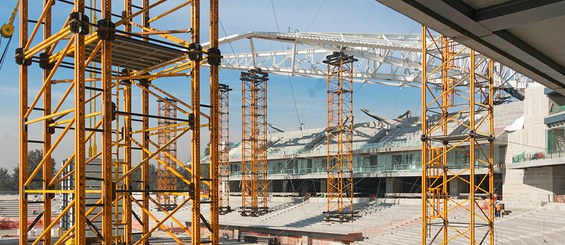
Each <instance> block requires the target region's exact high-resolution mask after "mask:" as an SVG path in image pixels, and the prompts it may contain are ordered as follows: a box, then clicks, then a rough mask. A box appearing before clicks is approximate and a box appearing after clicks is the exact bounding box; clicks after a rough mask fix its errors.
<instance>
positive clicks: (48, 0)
mask: <svg viewBox="0 0 565 245" xmlns="http://www.w3.org/2000/svg"><path fill="white" fill-rule="evenodd" d="M52 2H53V0H44V1H43V13H42V17H43V18H44V19H43V21H44V25H43V38H44V39H46V38H49V36H51V20H52V18H51V17H52V16H51V5H52ZM40 19H41V18H40ZM40 22H41V20H40ZM38 27H39V24H38V25H36V26H35V29H37V28H38ZM35 29H34V31H36V30H35ZM32 36H33V35H32ZM30 41H31V40H30ZM28 45H29V42H28ZM49 50H50V47H47V48H46V49H45V52H46V53H49ZM50 73H51V72H50V69H45V70H44V71H43V78H44V80H43V84H44V85H45V91H44V92H43V116H47V115H49V114H51V99H52V98H51V81H50V78H49V74H50ZM51 132H52V131H51V128H50V127H49V121H44V122H43V153H44V154H45V153H47V152H48V151H49V149H50V148H51ZM44 158H47V159H49V163H48V164H44V165H43V189H44V190H49V189H50V186H49V183H50V182H51V176H52V173H53V165H52V164H51V155H47V154H45V155H44ZM52 197H53V195H52V194H49V193H43V230H48V228H49V226H50V225H51V199H52ZM43 244H45V245H50V244H51V232H48V233H46V234H45V237H44V243H43Z"/></svg>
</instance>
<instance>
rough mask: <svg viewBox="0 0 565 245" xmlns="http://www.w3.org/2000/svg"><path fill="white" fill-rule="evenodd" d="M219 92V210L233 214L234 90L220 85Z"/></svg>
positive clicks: (221, 212)
mask: <svg viewBox="0 0 565 245" xmlns="http://www.w3.org/2000/svg"><path fill="white" fill-rule="evenodd" d="M219 86H220V91H219V94H220V96H219V98H218V100H219V110H218V111H219V116H220V119H219V125H218V133H219V136H218V138H219V139H220V141H219V143H218V148H219V149H218V154H219V157H218V158H219V159H218V161H219V169H218V173H219V176H218V178H219V179H218V182H219V185H220V187H219V192H220V197H219V209H220V214H226V213H229V212H231V211H232V210H231V206H230V136H229V133H230V110H229V98H230V97H229V92H230V91H231V90H232V89H231V88H230V87H229V86H228V85H225V84H220V85H219Z"/></svg>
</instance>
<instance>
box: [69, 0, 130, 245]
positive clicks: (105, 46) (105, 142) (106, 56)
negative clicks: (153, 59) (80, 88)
mask: <svg viewBox="0 0 565 245" xmlns="http://www.w3.org/2000/svg"><path fill="white" fill-rule="evenodd" d="M111 14H112V1H111V0H103V1H102V20H101V21H100V23H104V22H111V21H112V16H111ZM101 42H102V47H101V50H102V57H101V60H102V66H101V69H102V77H101V79H102V90H103V91H102V130H103V132H102V176H103V177H102V178H103V181H102V205H103V206H102V214H103V215H102V237H103V240H102V244H106V245H110V244H112V243H113V241H112V240H113V239H112V201H113V196H114V193H113V185H114V183H113V181H112V180H113V178H112V167H113V166H112V160H113V159H112V115H113V111H112V41H111V40H109V39H106V40H101ZM79 61H81V60H79ZM124 137H127V136H124ZM115 161H116V162H119V159H115ZM78 222H82V220H79V221H78Z"/></svg>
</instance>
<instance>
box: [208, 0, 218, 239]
mask: <svg viewBox="0 0 565 245" xmlns="http://www.w3.org/2000/svg"><path fill="white" fill-rule="evenodd" d="M218 14H219V0H210V49H212V50H215V49H217V48H218V34H219V31H218V23H219V22H218V21H219V17H218ZM210 49H209V50H210ZM218 51H219V50H218ZM212 52H214V51H212ZM208 55H209V58H210V55H214V54H211V53H210V52H209V53H208ZM218 55H219V54H218ZM218 58H219V57H218ZM210 60H211V59H208V61H210ZM210 63H211V64H210V104H211V109H210V127H209V129H210V182H211V184H210V194H209V195H210V199H211V204H210V220H209V221H210V226H211V227H212V231H211V234H210V240H211V241H212V244H213V245H218V244H220V236H219V223H220V217H219V216H220V213H219V212H220V207H219V200H218V198H219V189H218V178H219V176H218V170H219V148H218V146H219V145H220V138H219V136H220V134H219V131H220V130H221V129H220V128H219V126H220V125H221V124H220V120H221V117H220V110H219V109H220V108H219V98H218V97H219V91H220V90H219V84H218V79H219V73H220V67H219V64H215V63H214V62H210Z"/></svg>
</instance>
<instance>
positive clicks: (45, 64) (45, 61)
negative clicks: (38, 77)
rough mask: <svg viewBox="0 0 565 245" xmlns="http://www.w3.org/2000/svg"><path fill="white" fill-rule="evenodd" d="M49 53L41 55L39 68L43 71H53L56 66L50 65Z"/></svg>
mask: <svg viewBox="0 0 565 245" xmlns="http://www.w3.org/2000/svg"><path fill="white" fill-rule="evenodd" d="M49 56H50V55H49V53H45V52H43V53H41V54H39V67H40V68H41V69H43V70H47V69H52V68H53V66H55V64H53V63H49Z"/></svg>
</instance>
